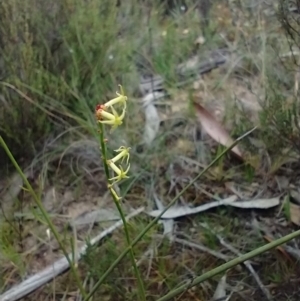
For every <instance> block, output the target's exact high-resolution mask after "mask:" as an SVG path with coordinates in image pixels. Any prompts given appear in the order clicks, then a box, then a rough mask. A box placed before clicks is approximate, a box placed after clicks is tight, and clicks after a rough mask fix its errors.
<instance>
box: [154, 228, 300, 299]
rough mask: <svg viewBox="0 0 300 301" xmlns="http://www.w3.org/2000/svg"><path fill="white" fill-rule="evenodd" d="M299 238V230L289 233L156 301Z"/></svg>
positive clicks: (170, 296)
mask: <svg viewBox="0 0 300 301" xmlns="http://www.w3.org/2000/svg"><path fill="white" fill-rule="evenodd" d="M298 236H300V230H298V231H295V232H293V233H290V234H288V235H286V236H284V237H281V238H279V239H277V240H274V241H272V242H270V243H268V244H266V245H264V246H262V247H259V248H257V249H255V250H253V251H251V252H249V253H246V254H244V255H242V256H239V257H237V258H234V259H232V260H230V261H228V262H226V263H224V264H222V265H220V266H218V267H217V268H215V269H213V270H210V271H208V272H207V273H204V274H203V275H201V276H199V277H197V278H195V279H194V280H193V281H192V282H189V283H186V284H183V285H181V286H179V287H178V288H176V289H174V290H172V291H170V292H169V293H168V294H166V295H165V296H163V297H162V298H159V299H158V300H157V301H166V300H170V299H172V298H173V297H175V296H177V295H178V294H180V293H183V292H184V291H186V290H188V289H190V288H191V287H193V286H195V285H197V284H200V283H202V282H203V281H205V280H207V279H210V278H212V277H214V276H216V275H218V274H220V273H223V272H225V271H227V270H228V269H231V268H233V267H235V266H236V265H238V264H241V263H243V262H245V261H247V260H249V259H251V258H253V257H255V256H257V255H260V254H262V253H265V252H267V251H269V250H271V249H274V248H276V247H278V246H280V245H282V244H284V243H286V242H288V241H290V240H292V239H294V238H296V237H298Z"/></svg>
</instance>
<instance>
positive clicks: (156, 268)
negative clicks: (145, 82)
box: [0, 0, 300, 301]
mask: <svg viewBox="0 0 300 301" xmlns="http://www.w3.org/2000/svg"><path fill="white" fill-rule="evenodd" d="M121 2H122V4H121V7H117V6H115V5H113V3H112V1H109V0H107V1H102V2H101V3H102V4H101V7H99V3H98V1H94V0H92V1H87V2H86V1H81V0H65V1H52V2H51V3H52V4H51V5H49V6H48V5H42V6H41V3H40V1H37V0H26V1H25V0H24V3H23V4H22V5H20V4H19V2H18V1H14V0H12V1H10V2H6V3H4V2H3V3H1V4H0V11H1V15H2V16H4V17H3V18H2V19H1V22H0V31H1V40H0V45H1V56H0V66H1V82H0V87H1V88H0V93H1V95H0V101H1V102H2V103H3V105H2V106H1V108H0V133H1V135H2V136H3V137H4V138H5V140H6V141H7V143H8V144H9V146H10V148H11V150H12V152H13V153H14V155H16V157H17V158H18V160H19V161H20V162H21V163H22V165H23V167H24V170H26V171H28V173H29V174H30V179H31V181H32V183H33V184H34V186H35V188H36V190H37V191H38V192H39V193H40V194H41V198H42V200H43V202H44V205H45V206H46V208H47V210H48V212H49V213H50V214H51V216H52V218H53V221H54V223H55V225H56V226H57V228H58V229H59V231H60V233H61V234H62V237H63V238H64V241H65V243H66V246H67V247H68V249H71V243H70V240H72V239H74V231H72V229H71V228H70V227H69V223H70V222H72V220H74V219H76V218H78V216H81V215H83V214H85V213H87V212H91V211H93V210H103V209H111V210H114V207H113V203H112V200H111V198H110V195H109V194H108V193H107V189H106V184H105V179H104V176H103V169H102V164H101V158H100V152H99V146H98V142H97V132H96V127H95V120H94V116H93V109H94V106H95V105H96V104H97V103H98V102H99V101H101V102H103V101H104V100H106V99H107V98H109V97H111V96H112V95H113V94H112V92H114V91H115V90H116V87H117V84H119V83H122V85H123V86H124V87H125V88H126V90H127V91H126V92H127V94H128V96H130V102H129V110H128V116H127V120H126V122H125V124H124V127H122V128H121V129H120V130H118V131H116V132H114V133H113V134H110V135H109V137H108V139H109V142H108V144H109V148H110V149H116V148H118V147H119V145H120V144H127V145H130V146H132V157H131V162H132V167H131V173H132V174H131V178H130V179H129V180H128V181H126V182H124V183H122V185H120V191H121V194H123V195H125V196H126V197H125V200H126V201H125V202H124V204H123V206H124V210H125V211H126V212H129V211H130V209H131V208H136V207H138V206H141V205H145V206H147V208H153V206H154V202H153V196H154V194H153V193H155V194H156V195H158V196H159V198H160V199H161V200H162V202H163V203H164V204H168V203H169V202H170V200H171V199H172V198H173V197H174V195H176V194H177V193H178V192H180V191H181V189H182V188H184V187H185V185H186V184H187V183H188V182H190V181H191V179H192V178H194V177H195V176H196V175H197V174H198V173H199V172H200V171H201V170H203V168H204V167H205V166H207V165H208V164H209V163H210V162H211V160H212V159H214V158H215V156H217V155H218V153H219V152H220V149H221V148H220V147H219V146H218V145H217V144H216V143H215V142H213V141H212V139H210V138H209V137H208V136H207V135H205V133H204V132H203V131H202V130H201V128H200V127H199V124H198V122H197V118H196V116H195V112H194V110H193V109H192V107H191V102H192V101H193V100H197V101H198V102H200V103H201V104H202V105H203V106H205V107H206V108H207V109H208V110H209V111H210V112H211V113H212V114H213V115H214V116H215V118H216V119H217V120H218V121H219V122H220V123H221V124H222V125H223V126H224V128H226V129H227V130H228V132H230V133H231V135H232V136H233V137H238V136H239V135H241V134H242V133H244V132H245V131H247V130H248V129H249V128H251V127H253V126H255V125H259V129H258V130H257V131H255V133H254V134H253V135H252V136H251V137H249V138H247V139H245V140H244V141H243V142H242V144H241V145H240V147H241V149H243V150H246V151H247V156H248V157H247V160H246V162H241V161H240V160H238V159H237V158H235V157H234V156H232V155H228V156H226V157H224V158H223V159H222V160H221V161H220V162H219V164H218V165H216V166H215V167H214V168H213V169H211V170H210V171H209V172H208V173H207V174H205V176H204V178H202V180H201V182H199V183H196V184H195V185H193V186H192V187H191V188H190V189H189V190H188V191H187V192H186V193H185V194H184V196H183V197H182V198H181V199H180V202H181V203H186V204H189V205H191V206H193V205H195V206H196V205H201V204H204V203H207V202H209V201H211V200H212V197H220V198H225V197H226V196H228V195H230V194H232V187H233V186H234V187H235V188H236V190H238V191H239V193H240V194H242V195H243V196H244V197H245V198H248V199H251V198H255V197H261V198H262V197H265V198H268V197H272V196H275V195H278V194H287V193H289V192H290V191H291V190H293V191H296V190H297V189H296V187H298V184H299V183H298V181H299V175H298V174H297V172H296V171H297V170H298V163H297V162H296V161H297V160H298V159H299V143H298V142H297V141H298V138H299V130H298V124H297V116H298V109H297V106H298V102H297V93H298V90H297V85H298V77H297V72H296V70H297V66H296V65H295V61H294V60H293V57H292V56H288V55H285V54H286V53H288V52H289V51H290V48H289V44H288V41H287V38H286V34H285V31H284V30H283V28H282V26H281V24H280V22H279V21H278V18H277V16H276V15H275V14H273V12H275V8H274V7H273V5H272V4H270V5H267V4H266V3H262V4H259V5H257V6H255V7H253V8H249V7H246V4H244V5H242V6H241V7H239V6H235V5H234V4H232V3H231V2H230V3H229V4H226V5H225V4H222V3H221V2H220V1H214V2H213V5H212V8H211V17H210V25H209V28H206V29H205V32H202V30H201V27H200V25H199V24H200V23H201V20H203V18H202V19H201V16H200V14H199V12H198V11H197V10H196V9H195V8H194V6H193V5H192V4H191V3H189V1H187V2H188V4H189V5H188V7H189V9H188V10H187V11H186V12H185V14H182V13H179V12H180V9H179V10H176V11H173V13H175V17H174V14H170V15H165V14H164V13H163V9H162V7H161V6H159V5H156V4H154V3H152V2H151V4H149V3H148V2H147V4H144V5H138V0H135V1H121ZM190 2H192V1H190ZM141 15H142V16H144V17H143V18H141ZM116 20H117V21H116ZM201 24H202V23H201ZM149 29H151V30H149ZM204 34H205V43H203V44H199V43H198V44H197V43H195V40H196V39H197V38H199V37H203V35H204ZM198 41H199V39H198ZM223 48H227V50H228V51H229V52H230V59H229V60H228V61H227V63H226V64H225V65H224V66H220V68H217V69H215V70H213V71H211V72H209V73H207V74H205V75H202V76H201V77H199V76H198V75H197V74H194V75H192V76H190V77H189V78H188V79H187V78H184V79H183V78H181V77H180V76H178V74H177V73H176V67H177V66H178V65H179V64H180V63H183V62H185V61H187V60H188V59H190V58H191V57H192V56H194V55H198V56H199V57H200V59H202V60H206V57H207V53H209V51H210V50H212V49H223ZM149 74H155V75H157V74H158V75H161V76H162V77H163V78H164V89H165V90H166V91H167V93H168V94H169V97H167V98H165V99H162V100H161V101H160V102H159V104H157V106H156V108H157V111H158V114H159V117H160V119H161V120H162V122H160V126H159V131H158V133H157V134H156V138H155V140H154V141H153V142H152V143H151V145H150V146H149V145H148V146H147V145H145V144H142V142H141V141H143V131H144V124H145V116H144V113H143V108H142V106H141V103H140V102H139V99H140V97H141V94H140V91H139V82H140V77H141V76H142V75H149ZM295 95H296V96H295ZM0 157H1V158H5V156H4V154H2V153H1V150H0ZM1 160H2V162H1V167H2V169H1V174H2V170H3V174H4V172H5V171H6V170H7V174H8V173H9V172H10V169H9V164H8V162H7V161H6V160H3V159H1ZM249 163H250V164H249ZM6 182H7V179H6V178H5V177H3V179H1V185H2V183H6ZM279 182H280V184H279ZM233 183H234V184H233ZM283 183H287V184H283ZM4 186H5V185H4V184H3V192H2V196H3V195H4V194H5V192H4ZM230 187H231V188H230ZM0 188H2V187H1V186H0ZM0 197H1V196H0ZM2 207H3V208H5V210H4V212H3V213H4V214H1V216H0V223H1V224H0V267H1V268H0V288H1V291H2V292H4V291H6V290H7V289H9V288H10V287H12V286H13V285H14V284H16V283H18V282H20V281H22V279H25V278H26V277H27V276H28V275H29V274H33V273H35V272H37V271H38V270H40V269H42V268H43V267H45V266H46V265H49V264H51V262H53V260H54V259H56V258H58V257H59V256H60V255H61V254H60V251H59V249H58V247H57V244H56V242H55V241H54V240H52V239H51V240H48V239H47V236H46V226H45V224H43V222H41V220H40V217H39V216H38V214H37V211H35V210H34V207H33V203H32V200H31V197H30V196H29V194H28V193H26V191H21V192H20V191H19V193H16V195H14V198H13V199H10V200H9V201H8V204H2ZM148 221H149V218H148V217H146V216H141V217H139V218H137V219H134V221H131V222H130V226H131V227H130V231H131V235H132V237H135V236H136V235H137V234H138V233H139V232H140V230H141V229H142V228H144V227H145V225H146V224H147V222H148ZM111 223H112V222H111V221H110V222H100V223H96V224H95V225H86V226H82V227H80V228H77V232H76V238H77V239H78V241H80V242H83V241H84V240H85V239H86V238H87V237H92V236H93V235H95V234H96V233H99V231H101V230H102V229H104V228H106V227H107V226H108V225H110V224H111ZM203 223H206V224H207V225H209V227H210V229H211V230H212V231H208V230H207V229H205V228H203V227H202V226H201V224H203ZM257 225H259V227H260V231H259V230H258V229H257V227H256V226H257ZM294 228H295V226H294V225H293V224H292V223H291V222H290V220H289V215H288V214H287V213H286V212H285V211H284V210H282V211H280V208H277V209H274V210H270V211H267V212H265V211H264V212H257V211H252V210H247V211H246V210H237V209H230V208H227V207H226V208H223V207H220V208H217V209H214V210H211V211H209V212H206V213H204V214H199V215H195V216H189V217H186V218H180V219H178V220H176V222H175V234H176V237H178V238H181V239H185V240H186V241H189V242H191V241H192V242H195V243H196V244H199V245H204V246H206V247H208V248H209V249H210V250H213V251H217V252H219V253H221V254H223V255H226V256H228V258H233V257H234V256H235V255H234V254H233V253H232V252H230V251H229V250H228V249H226V248H225V247H224V246H223V245H222V244H221V243H220V241H219V239H218V237H217V235H216V233H217V234H218V235H219V236H220V237H222V238H223V239H224V240H225V241H226V242H228V243H229V244H230V245H232V246H234V247H235V248H236V249H238V250H239V252H240V253H246V252H248V251H250V250H252V249H254V248H256V247H258V246H260V245H262V244H264V243H265V242H266V239H275V238H276V237H279V236H282V235H284V234H286V233H287V232H289V231H292V230H293V229H294ZM262 229H265V231H263V230H262ZM161 231H162V227H161V225H157V226H156V227H155V228H153V229H152V231H150V233H148V234H147V235H146V237H145V238H144V239H143V240H142V241H141V242H140V243H139V244H138V246H137V247H136V248H135V252H136V258H137V260H141V261H140V269H141V272H142V275H143V279H144V282H145V285H146V290H147V296H148V299H149V300H156V299H158V298H159V297H161V296H163V295H164V294H165V293H167V292H168V291H169V290H171V289H172V288H174V287H175V286H177V285H178V284H179V283H184V282H188V281H190V279H192V278H193V277H195V276H196V275H200V274H202V273H204V272H205V271H208V270H210V269H212V268H214V267H216V266H218V265H219V264H221V263H223V262H224V260H223V259H220V258H216V257H215V256H213V255H211V254H208V253H207V252H203V251H199V250H196V249H195V248H192V247H188V246H187V245H183V244H182V243H179V242H170V241H168V240H167V239H163V238H162V236H161V235H160V234H159V233H161ZM122 233H123V232H122V231H117V232H115V233H114V234H113V235H112V236H111V237H109V238H107V239H106V240H105V241H104V242H102V243H101V245H100V246H96V247H91V248H90V249H89V251H88V253H87V255H86V256H85V258H84V259H83V260H82V262H81V263H80V265H79V271H80V274H81V277H82V280H83V281H85V286H86V288H87V290H89V289H90V288H91V287H92V286H93V284H94V283H95V282H96V281H97V280H98V278H99V277H100V276H101V275H102V274H103V272H104V271H105V270H106V269H107V268H108V267H109V265H110V264H111V263H112V262H113V261H114V260H115V259H116V258H117V256H118V255H119V254H120V252H121V251H122V250H123V249H124V248H125V246H126V243H125V240H124V236H123V234H122ZM270 235H272V237H270ZM266 237H267V238H266ZM297 243H298V242H297V241H295V242H294V244H292V245H291V246H292V247H293V248H295V249H297V248H298V247H297ZM145 254H146V256H144V255H145ZM95 263H97V264H95ZM253 267H254V269H255V271H256V272H257V274H258V275H259V277H260V278H261V281H262V282H263V284H264V285H265V286H266V287H267V288H269V291H270V292H271V293H272V295H273V296H274V299H275V300H296V298H297V297H296V296H297V293H298V287H297V284H299V277H300V275H299V273H298V270H299V266H298V263H297V260H296V259H295V258H294V257H292V256H291V255H289V254H288V253H287V252H284V251H283V250H281V249H277V250H273V251H272V252H269V253H268V254H265V255H263V256H260V257H258V258H256V259H255V260H253ZM133 275H134V274H133V271H132V269H131V266H130V263H129V260H127V259H125V260H123V261H122V263H121V264H120V265H119V266H118V267H117V268H116V269H115V270H114V272H113V273H112V274H111V275H110V276H109V278H108V279H107V280H106V282H105V284H104V285H103V286H102V287H101V288H100V289H99V290H98V291H97V293H96V295H95V300H97V299H99V298H101V300H102V299H103V300H134V299H136V296H137V285H136V281H135V279H134V276H133ZM218 281H219V278H218V277H216V278H215V279H213V280H210V281H206V282H205V283H203V284H202V285H201V286H198V287H195V288H192V289H189V290H188V291H187V292H185V293H184V295H182V296H181V298H180V299H179V298H177V299H176V300H182V301H183V300H209V299H210V298H211V297H212V296H213V294H214V291H215V289H216V286H217V284H218ZM227 283H228V289H229V291H231V292H233V295H232V298H231V299H230V300H241V299H242V298H244V299H245V300H264V299H263V298H265V296H264V295H262V292H261V291H260V290H259V289H258V287H257V284H256V282H255V281H254V279H253V277H252V275H251V274H250V273H249V271H248V270H247V269H245V268H244V266H237V267H236V268H234V269H232V270H230V271H229V272H228V273H227ZM77 295H78V291H77V288H76V286H75V284H74V281H73V278H72V276H70V274H69V273H66V274H64V275H62V276H59V277H58V278H56V279H55V280H54V281H53V282H51V283H49V284H48V285H46V286H44V287H43V288H41V289H39V290H37V291H36V292H34V293H33V294H31V295H30V296H28V297H27V298H25V299H24V300H75V299H76V296H77Z"/></svg>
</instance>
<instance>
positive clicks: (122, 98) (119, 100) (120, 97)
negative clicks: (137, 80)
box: [104, 85, 127, 109]
mask: <svg viewBox="0 0 300 301" xmlns="http://www.w3.org/2000/svg"><path fill="white" fill-rule="evenodd" d="M119 87H120V91H121V94H120V93H118V92H116V94H117V95H118V97H116V98H114V99H112V100H109V101H108V102H106V103H105V104H104V106H105V108H110V107H112V106H113V105H115V104H123V105H124V107H125V109H126V101H127V96H125V94H124V90H123V87H122V86H121V85H119Z"/></svg>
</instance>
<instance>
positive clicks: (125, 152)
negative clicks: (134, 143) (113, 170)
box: [110, 146, 130, 164]
mask: <svg viewBox="0 0 300 301" xmlns="http://www.w3.org/2000/svg"><path fill="white" fill-rule="evenodd" d="M129 151H130V147H125V146H121V147H119V148H118V149H116V150H115V152H117V153H119V154H118V155H116V156H115V157H113V158H112V159H110V161H112V162H113V163H116V162H117V161H119V160H120V159H122V161H121V163H122V162H123V160H124V159H125V158H126V164H128V161H129V158H130V154H129Z"/></svg>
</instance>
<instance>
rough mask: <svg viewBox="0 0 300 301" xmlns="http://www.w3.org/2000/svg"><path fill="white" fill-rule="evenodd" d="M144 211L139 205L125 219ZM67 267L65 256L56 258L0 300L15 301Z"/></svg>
mask: <svg viewBox="0 0 300 301" xmlns="http://www.w3.org/2000/svg"><path fill="white" fill-rule="evenodd" d="M143 211H144V207H141V208H139V209H137V210H135V211H133V212H132V213H130V214H129V215H128V216H127V217H126V220H129V219H130V218H132V217H134V216H136V215H138V214H140V213H141V212H143ZM122 225H123V223H122V221H121V220H120V221H118V222H116V223H115V224H114V225H112V226H111V227H109V228H108V229H106V230H104V231H103V232H101V233H100V234H99V235H97V236H96V237H94V238H93V239H91V241H90V242H89V245H95V244H97V243H98V242H99V241H101V240H102V239H103V238H104V237H105V236H107V235H108V234H110V233H112V232H113V231H114V230H115V229H117V228H119V227H121V226H122ZM87 247H88V245H87V244H85V245H83V246H82V247H81V248H80V249H79V250H78V253H77V254H75V259H74V261H75V262H77V261H78V260H79V259H81V257H82V256H83V255H84V254H85V253H86V250H87ZM73 255H74V254H73V253H70V254H69V256H70V258H72V257H73ZM68 268H69V264H68V261H67V259H66V258H65V257H63V258H61V259H59V260H57V261H56V262H54V263H53V264H51V265H50V266H48V267H47V268H45V269H44V270H42V271H41V272H39V273H37V274H35V275H33V276H31V277H29V278H28V279H26V280H25V281H23V282H21V283H20V284H18V285H16V286H14V287H12V288H11V289H9V290H8V291H6V292H5V293H4V294H2V295H0V301H15V300H18V299H20V298H22V297H24V296H26V295H28V294H30V293H31V292H33V291H35V290H36V289H38V288H39V287H41V286H42V285H44V284H46V283H47V282H49V281H50V280H51V279H53V278H55V277H56V276H58V275H60V274H61V273H63V272H65V271H66V270H67V269H68Z"/></svg>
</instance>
